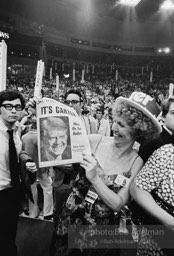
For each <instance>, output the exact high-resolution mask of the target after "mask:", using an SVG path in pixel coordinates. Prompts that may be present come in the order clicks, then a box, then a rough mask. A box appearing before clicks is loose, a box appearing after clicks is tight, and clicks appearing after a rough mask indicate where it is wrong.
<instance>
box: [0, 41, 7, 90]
mask: <svg viewBox="0 0 174 256" xmlns="http://www.w3.org/2000/svg"><path fill="white" fill-rule="evenodd" d="M6 74H7V45H6V43H5V41H4V40H2V41H1V42H0V91H3V90H5V89H6Z"/></svg>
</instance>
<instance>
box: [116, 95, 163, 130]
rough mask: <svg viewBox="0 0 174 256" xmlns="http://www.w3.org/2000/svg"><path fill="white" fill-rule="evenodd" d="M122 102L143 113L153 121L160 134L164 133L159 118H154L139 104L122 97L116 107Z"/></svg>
mask: <svg viewBox="0 0 174 256" xmlns="http://www.w3.org/2000/svg"><path fill="white" fill-rule="evenodd" d="M121 102H125V103H127V104H128V105H130V106H132V107H134V108H136V109H138V110H140V111H142V112H143V113H144V114H145V115H146V116H148V117H149V118H150V119H151V120H152V122H153V124H154V125H155V126H156V128H157V129H158V133H160V132H162V127H161V125H160V123H159V122H158V120H157V118H156V117H155V116H153V115H152V114H151V112H150V111H148V110H147V109H146V108H144V107H142V106H141V105H140V104H138V103H136V102H134V101H132V100H130V99H127V98H124V97H121V96H120V97H118V98H117V99H116V101H115V104H116V106H117V105H118V104H120V103H121Z"/></svg>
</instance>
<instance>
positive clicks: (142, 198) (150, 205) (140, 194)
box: [130, 182, 174, 231]
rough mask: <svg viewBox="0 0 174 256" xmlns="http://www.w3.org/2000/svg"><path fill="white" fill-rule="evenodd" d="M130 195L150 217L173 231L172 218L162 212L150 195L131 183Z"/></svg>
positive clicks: (173, 222) (173, 218)
mask: <svg viewBox="0 0 174 256" xmlns="http://www.w3.org/2000/svg"><path fill="white" fill-rule="evenodd" d="M130 194H131V196H132V197H133V199H134V200H135V201H136V203H137V204H139V205H140V206H141V207H142V208H143V209H144V210H145V211H147V212H148V213H149V214H150V215H151V216H152V217H154V218H156V219H157V220H158V221H159V222H160V223H161V224H163V225H164V226H166V227H167V228H168V229H170V230H172V231H174V217H173V216H172V215H170V214H169V213H167V212H166V211H165V210H163V209H162V208H161V207H160V206H159V205H158V204H157V203H156V202H155V200H154V199H153V197H152V195H151V194H150V193H149V192H148V191H146V190H143V189H141V188H139V187H137V186H136V184H135V183H134V182H132V184H131V186H130Z"/></svg>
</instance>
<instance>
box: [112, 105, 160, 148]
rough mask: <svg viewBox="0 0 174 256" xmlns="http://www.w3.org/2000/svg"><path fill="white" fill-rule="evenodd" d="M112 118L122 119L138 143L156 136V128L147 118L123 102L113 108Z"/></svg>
mask: <svg viewBox="0 0 174 256" xmlns="http://www.w3.org/2000/svg"><path fill="white" fill-rule="evenodd" d="M112 116H113V118H114V117H115V116H119V117H120V118H122V119H123V120H124V121H125V122H126V123H127V125H128V126H129V127H130V129H131V135H132V136H133V138H135V140H136V141H137V142H139V143H142V142H143V141H145V140H148V139H152V138H153V137H154V136H156V135H157V134H158V129H157V127H156V126H155V124H154V123H153V122H152V120H151V119H150V118H149V117H148V116H146V115H145V114H144V113H143V112H142V111H141V110H138V109H136V108H135V107H132V106H130V105H129V104H127V103H125V102H121V103H120V104H119V105H117V106H116V105H115V106H114V107H113V110H112ZM115 119H116V118H115Z"/></svg>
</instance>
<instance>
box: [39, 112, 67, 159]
mask: <svg viewBox="0 0 174 256" xmlns="http://www.w3.org/2000/svg"><path fill="white" fill-rule="evenodd" d="M68 127H69V120H68V117H65V116H64V117H56V116H52V117H45V118H41V119H40V141H41V161H42V162H43V161H54V160H55V161H57V160H63V159H71V158H72V153H71V141H70V134H69V129H68Z"/></svg>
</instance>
